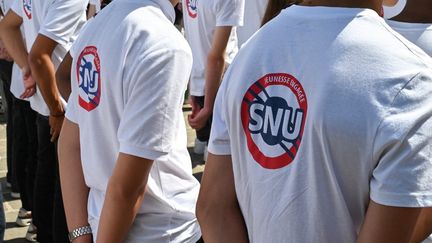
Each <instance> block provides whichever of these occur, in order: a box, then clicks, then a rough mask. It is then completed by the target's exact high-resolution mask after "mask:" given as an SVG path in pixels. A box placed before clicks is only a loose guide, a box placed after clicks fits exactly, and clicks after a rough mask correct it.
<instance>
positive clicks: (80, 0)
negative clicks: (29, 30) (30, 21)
mask: <svg viewBox="0 0 432 243" xmlns="http://www.w3.org/2000/svg"><path fill="white" fill-rule="evenodd" d="M86 6H87V1H86V0H56V1H54V2H53V3H52V4H51V5H50V7H49V9H48V10H47V11H48V12H47V14H46V16H45V18H44V21H43V24H42V25H41V28H40V30H39V33H40V34H42V35H44V36H46V37H48V38H50V39H52V40H54V41H55V42H57V43H58V44H60V45H62V46H65V47H66V48H68V47H69V46H68V45H70V44H71V42H72V41H73V39H74V38H76V35H77V33H78V28H79V27H80V26H81V25H82V23H83V21H85V11H86Z"/></svg>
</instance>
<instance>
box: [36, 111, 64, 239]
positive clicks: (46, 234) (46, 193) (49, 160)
mask: <svg viewBox="0 0 432 243" xmlns="http://www.w3.org/2000/svg"><path fill="white" fill-rule="evenodd" d="M36 125H37V136H38V163H37V170H36V177H35V189H34V205H33V206H34V212H35V214H34V223H35V225H36V227H37V229H38V234H37V240H38V241H39V242H40V243H63V242H65V243H66V242H69V240H68V237H67V232H68V230H67V225H66V217H65V213H64V209H63V201H62V197H61V190H60V181H59V172H58V160H57V151H56V145H55V144H54V143H52V142H51V141H50V138H51V135H50V126H49V123H48V117H45V116H42V115H40V114H38V115H37V118H36Z"/></svg>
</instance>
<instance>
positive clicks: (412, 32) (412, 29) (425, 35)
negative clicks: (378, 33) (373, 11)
mask: <svg viewBox="0 0 432 243" xmlns="http://www.w3.org/2000/svg"><path fill="white" fill-rule="evenodd" d="M387 23H388V24H389V25H390V26H391V27H392V28H393V29H394V30H396V31H397V32H398V33H399V34H401V35H403V36H404V37H405V38H407V39H408V40H409V41H411V42H412V43H414V44H416V45H417V46H418V47H420V48H421V49H423V50H424V51H425V52H426V53H427V54H429V55H430V56H432V23H431V24H420V23H404V22H398V21H393V20H387Z"/></svg>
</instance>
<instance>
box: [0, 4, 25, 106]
mask: <svg viewBox="0 0 432 243" xmlns="http://www.w3.org/2000/svg"><path fill="white" fill-rule="evenodd" d="M13 3H14V1H13V0H0V7H1V9H2V12H3V13H4V14H5V15H6V14H7V12H9V10H10V8H11V7H12V4H13ZM21 33H22V35H23V36H24V31H23V29H22V28H21ZM10 91H11V93H12V94H13V95H14V96H15V97H16V98H17V99H19V97H20V95H21V94H22V93H23V92H24V84H23V82H22V73H21V69H20V68H19V66H18V65H17V64H16V63H14V65H13V68H12V77H11V87H10Z"/></svg>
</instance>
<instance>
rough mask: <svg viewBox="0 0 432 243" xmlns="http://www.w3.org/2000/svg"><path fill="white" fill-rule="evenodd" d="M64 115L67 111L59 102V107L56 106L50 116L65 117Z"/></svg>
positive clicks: (51, 110)
mask: <svg viewBox="0 0 432 243" xmlns="http://www.w3.org/2000/svg"><path fill="white" fill-rule="evenodd" d="M64 114H65V110H64V108H63V105H62V104H61V102H57V105H55V106H54V107H53V108H52V109H50V116H52V117H63V116H64Z"/></svg>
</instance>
